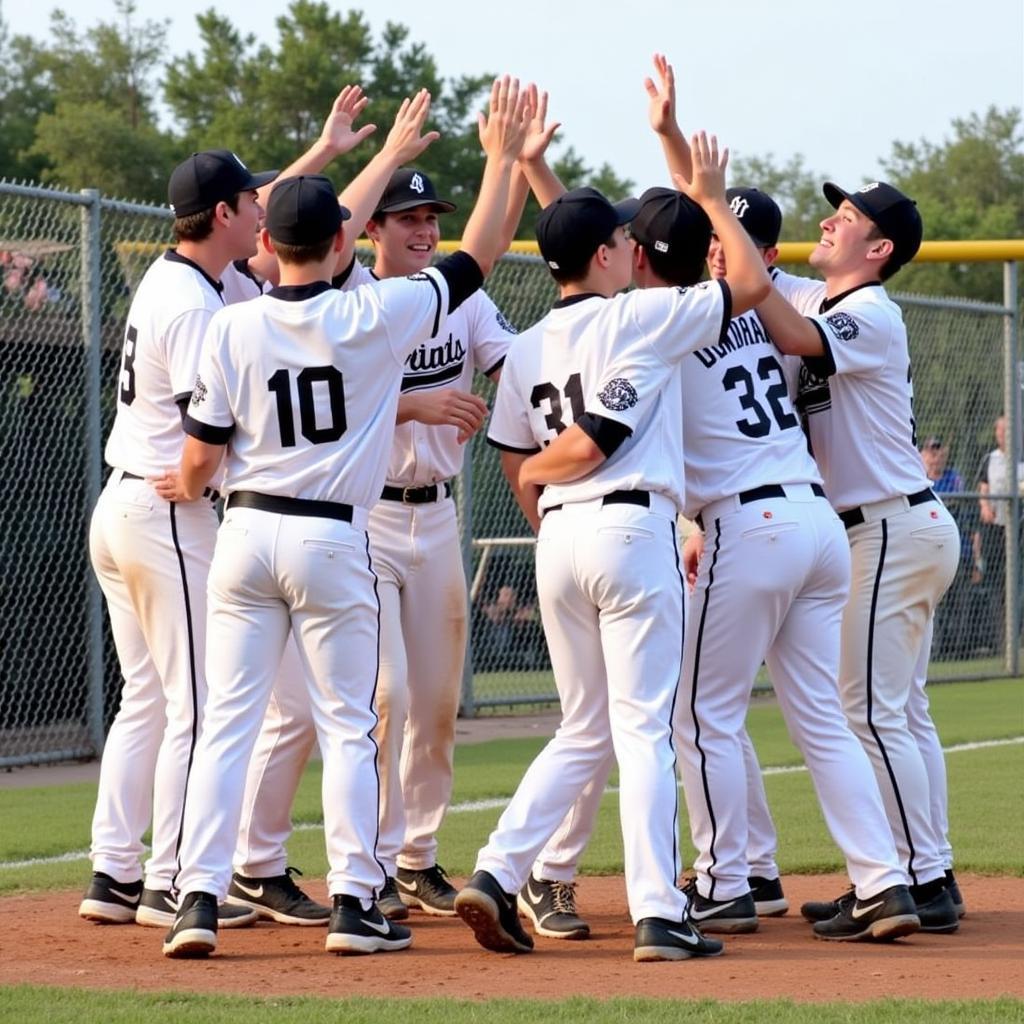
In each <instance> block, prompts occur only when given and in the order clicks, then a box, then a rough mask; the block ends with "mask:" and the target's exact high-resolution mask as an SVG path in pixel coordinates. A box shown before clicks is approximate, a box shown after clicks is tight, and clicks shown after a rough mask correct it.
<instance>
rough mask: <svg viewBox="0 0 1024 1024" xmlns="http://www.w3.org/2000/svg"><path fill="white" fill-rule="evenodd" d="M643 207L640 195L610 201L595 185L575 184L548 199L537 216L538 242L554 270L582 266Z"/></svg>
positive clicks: (542, 253)
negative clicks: (616, 230) (571, 187)
mask: <svg viewBox="0 0 1024 1024" xmlns="http://www.w3.org/2000/svg"><path fill="white" fill-rule="evenodd" d="M639 209H640V202H639V200H637V199H623V200H622V201H621V202H618V203H614V204H613V203H610V202H609V201H608V200H607V199H606V198H605V197H604V196H603V195H601V193H600V192H598V190H597V189H596V188H589V187H588V188H574V189H570V190H569V191H568V192H564V193H563V194H562V195H560V196H559V197H558V198H557V199H556V200H555V201H554V202H553V203H549V204H548V205H547V206H545V207H544V209H543V210H541V212H540V216H539V217H538V218H537V244H538V245H539V246H540V254H541V256H542V257H543V258H544V262H545V263H547V265H548V266H549V267H550V268H551V269H552V270H572V269H575V268H578V267H580V266H581V265H582V264H584V263H585V262H586V261H587V260H589V259H590V257H591V256H593V255H594V253H595V252H597V247H598V246H599V245H602V244H604V243H605V242H607V241H608V239H609V238H610V237H611V235H612V233H613V232H614V231H615V229H616V228H617V227H621V226H622V225H623V224H628V223H629V222H630V221H631V220H632V219H633V218H634V217H635V216H636V214H637V211H638V210H639Z"/></svg>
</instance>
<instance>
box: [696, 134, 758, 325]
mask: <svg viewBox="0 0 1024 1024" xmlns="http://www.w3.org/2000/svg"><path fill="white" fill-rule="evenodd" d="M690 152H691V156H692V160H693V179H692V181H686V180H685V179H684V178H683V177H682V176H681V175H678V174H677V175H676V185H677V186H678V187H679V188H680V189H681V190H682V191H683V192H685V193H686V194H687V195H688V196H689V197H690V198H691V199H693V200H694V201H695V202H698V203H700V205H701V206H702V207H703V208H704V212H705V213H706V214H707V215H708V217H709V218H710V220H711V227H712V229H713V230H714V232H715V234H716V235H718V240H719V242H720V243H721V245H722V249H723V251H724V253H725V263H726V267H727V268H728V269H727V272H726V276H725V281H726V283H727V284H728V285H729V291H730V292H731V293H732V315H733V316H739V315H740V313H745V312H746V311H747V310H748V309H753V308H754V306H756V305H757V304H758V303H759V302H761V301H763V300H764V299H765V297H766V296H767V295H768V294H769V293H770V292H771V289H772V283H771V279H770V278H769V277H768V269H767V268H766V267H765V265H764V260H763V259H762V258H761V254H760V252H758V250H757V247H756V246H755V245H754V243H753V241H752V240H751V238H750V235H748V234H747V232H746V230H744V228H743V226H742V225H741V224H740V222H739V221H738V220H737V219H736V215H735V214H734V213H733V212H732V210H731V209H729V203H728V201H727V200H726V198H725V169H726V167H727V166H728V164H729V150H728V149H723V150H722V152H721V154H719V151H718V139H717V138H715V136H714V135H712V136H711V138H710V139H709V138H708V136H707V134H706V133H705V132H698V133H697V134H696V135H694V136H693V139H692V140H691V143H690Z"/></svg>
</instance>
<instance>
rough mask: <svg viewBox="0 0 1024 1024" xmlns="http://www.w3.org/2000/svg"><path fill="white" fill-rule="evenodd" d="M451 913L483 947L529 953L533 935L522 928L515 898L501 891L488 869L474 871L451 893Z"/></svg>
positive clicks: (496, 951)
mask: <svg viewBox="0 0 1024 1024" xmlns="http://www.w3.org/2000/svg"><path fill="white" fill-rule="evenodd" d="M455 913H456V914H458V915H459V917H461V918H462V920H463V921H465V922H466V924H468V925H469V927H470V928H472V929H473V934H474V935H475V936H476V941H477V942H479V943H480V945H481V946H483V947H484V949H493V950H494V952H495V953H529V952H530V951H531V950H532V949H533V939H532V938H531V937H530V936H529V935H528V934H527V933H526V932H525V931H524V930H523V926H522V925H521V924H520V923H519V914H518V913H517V912H516V898H515V896H513V895H512V894H511V893H507V892H505V891H504V890H503V889H502V888H501V886H500V885H498V881H497V879H496V878H495V877H494V875H492V874H491V873H490V872H489V871H477V872H476V873H475V874H474V875H473V877H472V878H470V880H469V881H468V882H467V883H466V884H465V886H464V887H463V888H462V889H460V890H459V893H458V895H457V896H456V897H455Z"/></svg>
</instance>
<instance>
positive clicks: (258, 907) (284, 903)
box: [227, 868, 331, 926]
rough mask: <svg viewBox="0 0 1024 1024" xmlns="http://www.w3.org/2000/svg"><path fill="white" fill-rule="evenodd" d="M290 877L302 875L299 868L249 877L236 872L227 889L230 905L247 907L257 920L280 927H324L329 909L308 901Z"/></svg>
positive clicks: (329, 917) (329, 914) (328, 916)
mask: <svg viewBox="0 0 1024 1024" xmlns="http://www.w3.org/2000/svg"><path fill="white" fill-rule="evenodd" d="M292 875H299V876H300V877H301V876H302V872H301V871H300V870H299V869H298V868H285V869H284V874H283V875H273V876H271V877H268V878H250V877H248V876H247V875H240V874H239V873H238V872H237V871H236V872H235V873H234V874H233V875H232V876H231V885H229V886H228V898H227V902H228V903H229V904H234V905H235V906H238V907H248V908H249V909H250V910H255V911H256V913H257V914H258V915H259V916H260V917H266V918H269V919H270V920H271V921H277V922H278V923H279V924H296V925H304V926H316V925H324V924H327V922H328V921H330V919H331V908H330V907H325V906H324V905H323V904H322V903H317V902H316V900H311V899H310V898H309V897H308V896H307V895H306V894H305V893H304V892H303V891H302V890H301V889H300V888H299V887H298V886H297V885H296V884H295V880H294V879H293V878H292Z"/></svg>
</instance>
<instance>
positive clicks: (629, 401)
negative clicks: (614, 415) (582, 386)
mask: <svg viewBox="0 0 1024 1024" xmlns="http://www.w3.org/2000/svg"><path fill="white" fill-rule="evenodd" d="M597 397H598V399H599V400H600V402H601V404H602V405H603V406H604V407H605V408H606V409H611V410H612V412H622V411H623V410H624V409H632V408H633V406H634V405H636V403H637V402H638V401H639V398H638V397H637V393H636V388H635V387H633V385H632V384H630V383H629V381H628V380H626V378H625V377H615V378H614V379H612V380H610V381H608V383H607V384H605V386H604V387H603V388H601V390H600V391H599V392H598V395H597Z"/></svg>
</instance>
